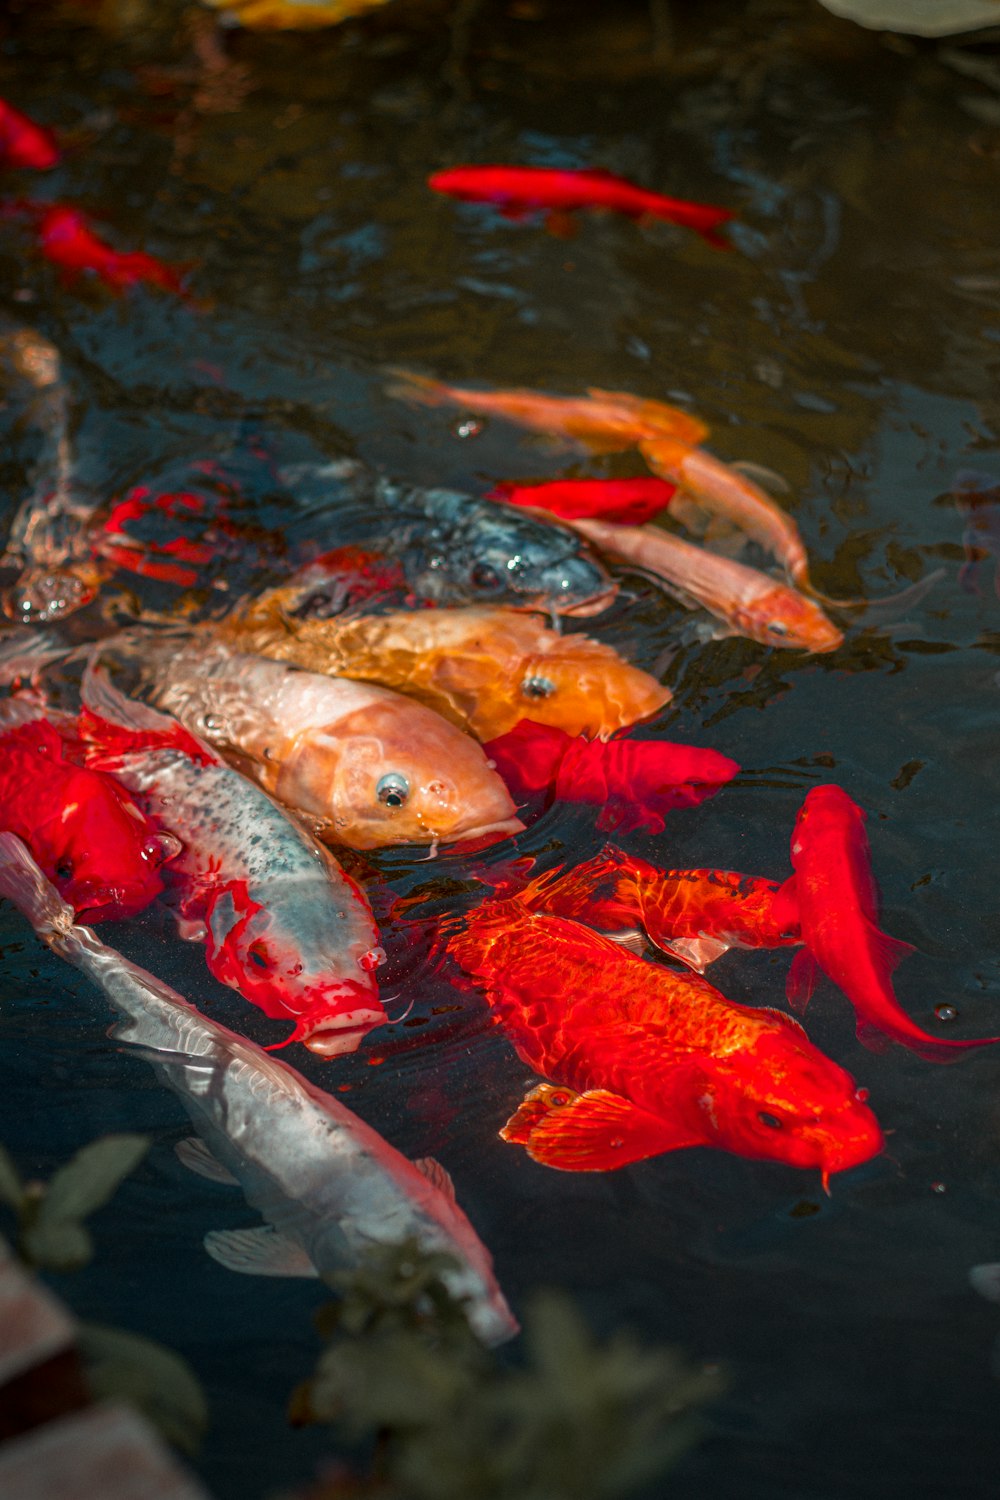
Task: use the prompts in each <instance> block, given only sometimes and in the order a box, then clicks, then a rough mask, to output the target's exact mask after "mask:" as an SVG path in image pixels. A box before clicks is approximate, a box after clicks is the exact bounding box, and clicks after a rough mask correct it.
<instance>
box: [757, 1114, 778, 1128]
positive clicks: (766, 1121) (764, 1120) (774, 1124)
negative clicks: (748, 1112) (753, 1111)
mask: <svg viewBox="0 0 1000 1500" xmlns="http://www.w3.org/2000/svg"><path fill="white" fill-rule="evenodd" d="M757 1118H758V1120H759V1121H760V1123H761V1124H762V1125H766V1126H767V1128H768V1130H781V1128H782V1124H781V1121H780V1120H779V1119H778V1116H777V1115H771V1114H768V1112H767V1110H766V1109H759V1110H758V1111H757Z"/></svg>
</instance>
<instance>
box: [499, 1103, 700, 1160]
mask: <svg viewBox="0 0 1000 1500" xmlns="http://www.w3.org/2000/svg"><path fill="white" fill-rule="evenodd" d="M500 1134H501V1136H502V1137H503V1139H504V1140H505V1141H510V1142H512V1143H513V1144H514V1145H518V1146H524V1147H525V1148H526V1150H527V1152H528V1155H529V1156H530V1157H531V1158H532V1160H533V1161H537V1162H539V1163H541V1165H542V1166H545V1167H557V1168H559V1169H560V1170H561V1171H564V1172H608V1171H611V1170H613V1169H614V1168H615V1167H624V1166H628V1165H629V1164H630V1163H631V1162H635V1161H643V1160H644V1159H645V1158H646V1157H647V1156H658V1155H660V1153H661V1152H664V1151H677V1150H679V1149H680V1148H681V1147H683V1146H699V1145H704V1136H700V1135H696V1134H695V1133H694V1132H693V1131H692V1130H691V1129H690V1127H686V1126H685V1125H683V1124H682V1122H681V1121H680V1119H679V1118H678V1119H675V1120H671V1119H669V1118H667V1117H664V1118H662V1119H661V1118H660V1117H659V1116H658V1115H651V1114H648V1113H647V1112H646V1111H645V1110H643V1109H639V1108H637V1106H636V1105H634V1104H632V1103H631V1101H630V1100H628V1099H624V1098H622V1096H621V1095H620V1094H612V1093H610V1092H609V1091H608V1090H607V1089H590V1090H588V1091H587V1092H586V1093H585V1094H577V1093H575V1092H574V1091H573V1090H572V1089H568V1088H560V1087H559V1086H558V1085H557V1084H551V1083H542V1084H539V1086H538V1087H537V1088H535V1089H532V1091H531V1093H530V1094H528V1095H527V1097H526V1098H525V1100H524V1103H523V1104H522V1105H521V1106H520V1108H519V1109H518V1110H517V1111H516V1112H515V1113H514V1114H513V1115H512V1116H511V1118H510V1119H509V1120H508V1121H507V1123H506V1125H505V1126H504V1127H503V1129H502V1130H501V1132H500Z"/></svg>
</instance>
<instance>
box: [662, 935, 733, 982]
mask: <svg viewBox="0 0 1000 1500" xmlns="http://www.w3.org/2000/svg"><path fill="white" fill-rule="evenodd" d="M657 947H659V948H662V949H663V952H664V953H672V954H673V955H674V957H675V958H679V959H680V961H681V963H682V964H687V966H688V968H689V969H694V970H695V971H696V972H697V973H699V974H704V972H705V970H706V969H707V968H708V966H709V964H714V963H715V960H716V959H717V958H721V957H722V955H723V954H724V953H728V952H729V949H730V947H731V944H730V943H727V942H726V941H725V940H724V939H723V938H713V937H694V938H670V939H669V940H666V939H663V938H661V939H660V941H659V943H658V944H657Z"/></svg>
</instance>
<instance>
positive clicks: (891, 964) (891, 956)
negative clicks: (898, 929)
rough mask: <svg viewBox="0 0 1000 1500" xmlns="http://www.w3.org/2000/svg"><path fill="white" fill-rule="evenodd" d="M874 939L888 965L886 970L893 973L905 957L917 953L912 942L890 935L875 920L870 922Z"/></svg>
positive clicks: (869, 927) (880, 955) (870, 930)
mask: <svg viewBox="0 0 1000 1500" xmlns="http://www.w3.org/2000/svg"><path fill="white" fill-rule="evenodd" d="M868 930H869V932H870V933H871V937H872V941H873V943H874V945H875V948H876V951H877V953H878V956H879V958H880V959H881V960H882V962H883V963H884V964H885V966H886V972H887V973H888V974H891V973H892V972H893V970H894V969H896V968H897V966H898V965H899V964H901V963H902V962H903V959H904V958H909V956H910V954H911V953H916V951H917V950H916V948H914V946H913V944H912V943H904V942H903V941H902V939H901V938H894V937H890V936H889V934H888V933H887V932H882V931H881V929H880V928H878V927H876V926H875V924H874V922H870V923H869V924H868Z"/></svg>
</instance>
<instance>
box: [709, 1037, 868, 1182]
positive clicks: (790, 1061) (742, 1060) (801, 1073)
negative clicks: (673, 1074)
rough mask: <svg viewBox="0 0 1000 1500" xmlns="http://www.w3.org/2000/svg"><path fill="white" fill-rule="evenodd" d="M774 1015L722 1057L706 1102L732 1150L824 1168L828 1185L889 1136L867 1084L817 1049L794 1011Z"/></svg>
mask: <svg viewBox="0 0 1000 1500" xmlns="http://www.w3.org/2000/svg"><path fill="white" fill-rule="evenodd" d="M758 1014H760V1012H758ZM770 1014H771V1015H773V1016H774V1018H775V1020H777V1021H780V1023H781V1024H780V1025H779V1026H776V1027H773V1028H768V1030H767V1031H766V1032H765V1033H764V1034H763V1035H761V1036H759V1037H758V1038H757V1040H756V1041H755V1043H754V1045H753V1046H752V1047H751V1048H750V1049H748V1050H747V1051H740V1052H736V1053H733V1054H731V1055H730V1056H729V1057H728V1058H726V1059H725V1060H724V1061H723V1063H722V1066H721V1067H720V1068H719V1070H718V1072H717V1073H716V1074H715V1075H714V1077H713V1082H712V1084H710V1085H709V1088H708V1091H707V1092H708V1096H709V1097H708V1099H707V1100H706V1101H704V1103H703V1108H704V1110H705V1112H706V1113H707V1115H708V1117H709V1119H711V1120H713V1122H714V1123H715V1125H716V1128H717V1137H716V1138H717V1140H718V1144H720V1145H724V1146H725V1148H726V1149H727V1150H730V1151H735V1152H737V1153H738V1154H739V1155H740V1156H750V1157H755V1158H759V1159H761V1160H767V1161H781V1162H785V1163H786V1164H787V1165H789V1166H793V1167H817V1168H819V1170H820V1171H821V1172H822V1174H823V1181H824V1184H825V1183H826V1180H827V1178H828V1177H829V1176H830V1175H831V1174H832V1173H834V1172H844V1171H846V1170H847V1169H848V1168H849V1167H855V1166H858V1165H860V1163H861V1162H864V1161H868V1160H869V1159H870V1158H871V1157H873V1156H877V1155H878V1153H879V1152H880V1151H881V1150H882V1149H883V1147H884V1145H885V1140H884V1137H883V1135H882V1131H881V1128H880V1126H879V1123H878V1121H877V1120H876V1118H875V1115H874V1114H873V1112H872V1110H871V1109H870V1108H869V1106H868V1104H867V1098H868V1094H867V1090H865V1089H859V1088H858V1087H857V1085H856V1084H855V1082H854V1080H853V1078H851V1076H850V1074H849V1073H847V1072H845V1070H844V1069H843V1068H841V1067H839V1066H838V1064H836V1063H835V1062H833V1061H832V1060H831V1059H830V1058H828V1057H825V1056H824V1055H823V1053H821V1052H820V1051H819V1050H818V1049H817V1048H815V1047H814V1046H813V1045H812V1043H811V1042H809V1041H808V1039H807V1038H806V1035H805V1032H804V1031H803V1030H802V1028H801V1027H800V1026H799V1025H798V1023H797V1022H796V1021H794V1020H792V1019H791V1017H789V1016H785V1015H784V1014H782V1013H780V1012H771V1013H770Z"/></svg>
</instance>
